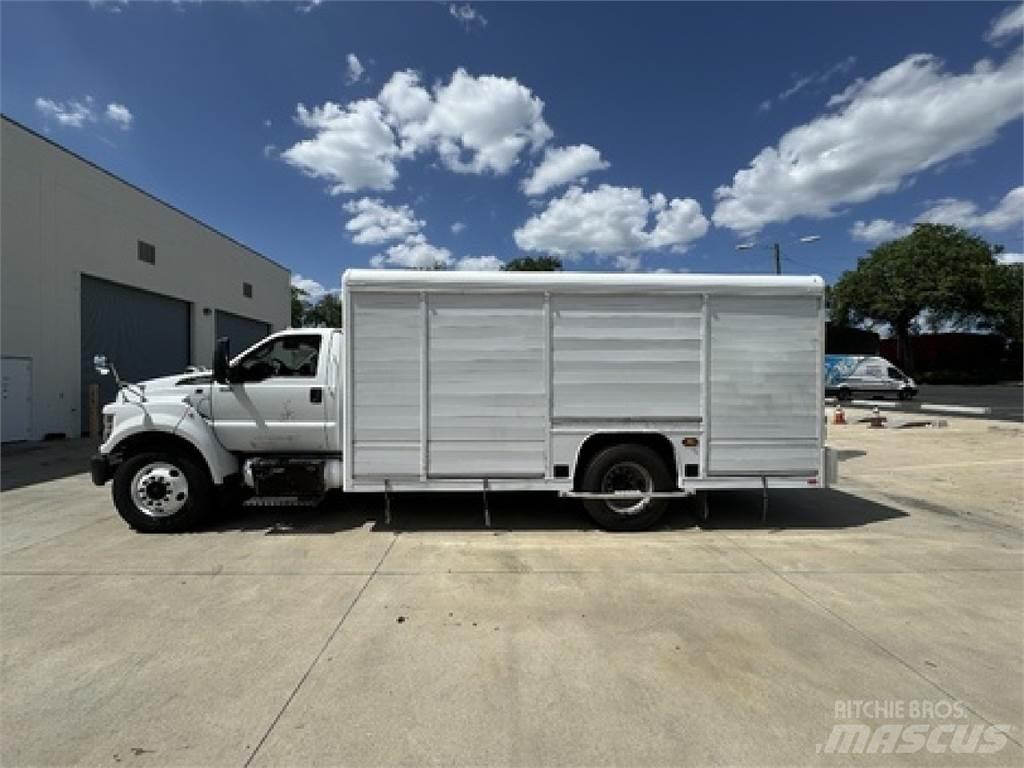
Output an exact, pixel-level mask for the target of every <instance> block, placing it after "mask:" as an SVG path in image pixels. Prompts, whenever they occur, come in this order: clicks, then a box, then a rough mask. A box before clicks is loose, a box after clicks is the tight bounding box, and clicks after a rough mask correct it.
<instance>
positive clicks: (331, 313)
mask: <svg viewBox="0 0 1024 768" xmlns="http://www.w3.org/2000/svg"><path fill="white" fill-rule="evenodd" d="M305 320H306V325H309V326H313V327H316V328H341V326H342V315H341V299H339V298H338V297H337V295H336V294H333V293H325V294H324V295H323V296H321V297H320V300H319V301H317V303H316V304H314V305H313V306H312V307H310V308H309V309H308V310H307V311H306V318H305Z"/></svg>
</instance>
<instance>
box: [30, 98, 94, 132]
mask: <svg viewBox="0 0 1024 768" xmlns="http://www.w3.org/2000/svg"><path fill="white" fill-rule="evenodd" d="M92 103H93V102H92V97H91V96H86V97H85V98H84V99H83V100H81V101H79V100H78V99H70V100H68V101H54V100H53V99H44V98H42V97H40V98H37V99H36V109H37V110H38V111H39V112H40V113H42V115H43V116H44V117H47V118H51V119H53V120H56V121H57V122H58V123H60V124H61V125H63V126H65V127H66V128H81V127H82V126H83V125H85V124H86V123H87V122H89V123H91V122H95V120H96V115H95V114H94V113H93V109H92Z"/></svg>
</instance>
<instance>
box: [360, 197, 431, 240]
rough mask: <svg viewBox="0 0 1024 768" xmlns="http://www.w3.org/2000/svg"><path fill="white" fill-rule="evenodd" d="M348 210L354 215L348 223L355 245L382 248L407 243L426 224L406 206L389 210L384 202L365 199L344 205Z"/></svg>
mask: <svg viewBox="0 0 1024 768" xmlns="http://www.w3.org/2000/svg"><path fill="white" fill-rule="evenodd" d="M345 210H346V211H348V212H349V213H351V214H353V216H352V218H351V219H349V220H348V223H346V224H345V229H347V230H348V231H349V232H351V233H352V242H353V243H358V244H360V245H379V244H381V243H387V242H391V241H393V240H404V239H406V238H407V237H409V236H411V235H416V234H418V233H419V231H420V230H421V229H422V228H423V226H424V225H425V224H426V222H425V221H423V220H422V219H417V218H416V214H414V213H413V211H412V209H411V208H410V207H409V206H407V205H399V206H395V207H390V206H387V205H385V204H384V201H383V200H379V199H375V198H369V197H364V198H362V199H360V200H352V201H350V202H347V203H345Z"/></svg>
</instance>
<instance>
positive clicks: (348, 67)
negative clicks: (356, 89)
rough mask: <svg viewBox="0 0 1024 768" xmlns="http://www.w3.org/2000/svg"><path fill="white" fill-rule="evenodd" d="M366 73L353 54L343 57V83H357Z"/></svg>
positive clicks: (361, 63)
mask: <svg viewBox="0 0 1024 768" xmlns="http://www.w3.org/2000/svg"><path fill="white" fill-rule="evenodd" d="M365 73H366V68H365V67H364V66H363V62H361V61H360V60H359V57H358V56H356V55H355V54H354V53H350V54H349V55H348V56H346V57H345V82H346V83H348V84H349V85H352V84H353V83H358V82H359V81H360V80H362V79H363V75H364V74H365Z"/></svg>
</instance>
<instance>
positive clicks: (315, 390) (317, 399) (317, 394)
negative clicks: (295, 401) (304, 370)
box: [309, 387, 324, 403]
mask: <svg viewBox="0 0 1024 768" xmlns="http://www.w3.org/2000/svg"><path fill="white" fill-rule="evenodd" d="M323 401H324V391H323V390H322V389H321V388H320V387H310V390H309V402H311V403H322V402H323Z"/></svg>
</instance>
